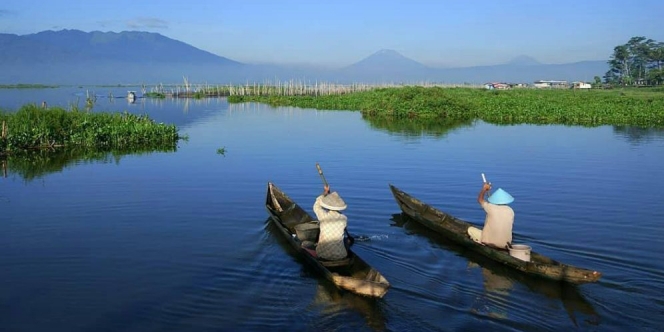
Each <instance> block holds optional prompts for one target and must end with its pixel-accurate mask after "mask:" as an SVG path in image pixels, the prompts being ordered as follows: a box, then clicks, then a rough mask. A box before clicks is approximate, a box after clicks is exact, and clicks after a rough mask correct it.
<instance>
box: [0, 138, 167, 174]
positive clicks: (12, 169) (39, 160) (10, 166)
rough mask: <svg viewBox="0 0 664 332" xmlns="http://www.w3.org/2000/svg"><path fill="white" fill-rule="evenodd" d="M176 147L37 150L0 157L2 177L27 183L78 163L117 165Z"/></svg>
mask: <svg viewBox="0 0 664 332" xmlns="http://www.w3.org/2000/svg"><path fill="white" fill-rule="evenodd" d="M176 150H177V147H176V146H168V145H166V146H162V147H149V148H143V149H116V150H110V151H100V150H91V149H66V150H57V151H50V150H40V151H34V152H27V153H16V154H10V155H5V156H0V161H1V164H2V173H3V177H5V178H6V177H9V176H10V175H16V176H19V177H20V178H22V179H24V180H25V181H26V182H30V181H32V180H35V179H39V178H42V177H44V176H46V175H48V174H51V173H58V172H61V171H62V170H64V169H65V168H68V167H71V166H74V165H78V164H81V163H115V164H117V163H119V162H120V159H122V157H124V156H127V155H145V154H151V153H155V152H175V151H176Z"/></svg>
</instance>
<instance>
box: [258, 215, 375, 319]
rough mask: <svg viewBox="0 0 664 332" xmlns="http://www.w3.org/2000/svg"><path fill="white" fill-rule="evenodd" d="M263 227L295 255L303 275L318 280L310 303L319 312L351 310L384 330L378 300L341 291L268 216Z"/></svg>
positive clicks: (329, 313) (331, 313)
mask: <svg viewBox="0 0 664 332" xmlns="http://www.w3.org/2000/svg"><path fill="white" fill-rule="evenodd" d="M265 229H266V230H267V232H268V233H269V234H270V236H271V237H274V238H275V239H276V240H277V243H279V246H281V247H282V249H283V250H284V251H285V252H287V253H288V254H290V255H291V256H293V257H295V258H296V259H297V260H298V262H299V263H300V264H302V267H303V270H302V271H303V273H302V275H304V276H311V277H315V278H316V279H317V281H318V285H316V293H315V295H314V298H313V299H312V301H311V305H312V306H314V307H317V308H320V310H321V312H322V313H323V314H324V315H326V316H334V314H336V313H340V312H343V311H345V310H351V311H354V312H357V313H359V314H360V315H362V317H363V318H364V320H365V321H366V323H367V325H368V326H369V327H371V328H372V329H373V330H375V331H383V330H385V323H386V319H385V314H384V313H383V310H382V308H381V306H380V300H378V299H375V298H370V297H364V296H360V295H357V294H353V293H350V292H347V291H343V290H341V289H339V288H337V287H336V286H335V285H334V284H332V283H331V282H330V281H328V280H327V279H325V278H323V277H321V276H320V275H318V274H314V273H316V272H315V271H313V269H312V268H310V266H309V265H308V264H307V262H306V261H305V260H304V259H303V258H302V257H301V256H300V255H299V254H298V252H297V251H295V249H293V247H292V246H291V245H290V244H289V243H288V242H287V241H286V239H284V238H283V234H282V233H281V232H280V231H279V229H278V228H277V226H276V225H274V223H272V222H271V221H270V219H269V218H268V219H267V220H266V221H265ZM310 272H312V273H310Z"/></svg>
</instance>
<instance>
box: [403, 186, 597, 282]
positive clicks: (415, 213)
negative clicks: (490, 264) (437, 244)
mask: <svg viewBox="0 0 664 332" xmlns="http://www.w3.org/2000/svg"><path fill="white" fill-rule="evenodd" d="M390 190H391V191H392V194H393V195H394V198H395V200H396V202H397V204H398V205H399V208H400V209H401V211H402V212H403V214H405V215H407V216H408V217H410V218H411V219H413V220H415V221H417V222H419V223H420V224H422V225H424V226H426V227H427V228H429V229H431V230H433V231H435V232H437V233H440V234H441V235H443V236H445V237H446V238H448V239H450V240H451V241H453V242H455V243H457V244H459V245H462V246H464V247H467V248H469V249H471V250H473V251H475V252H477V253H480V254H482V255H484V256H486V257H488V258H490V259H492V260H495V261H497V262H500V263H502V264H504V265H507V266H509V267H511V268H513V269H516V270H518V271H521V272H523V273H527V274H530V275H534V276H539V277H542V278H545V279H550V280H556V281H562V282H568V283H572V284H583V283H590V282H596V281H597V280H599V278H600V277H601V276H602V274H601V273H600V272H597V271H592V270H588V269H584V268H580V267H576V266H572V265H567V264H563V263H560V262H558V261H555V260H553V259H551V258H549V257H546V256H543V255H540V254H538V253H536V252H531V253H530V257H531V260H530V262H527V261H523V260H520V259H518V258H515V257H512V256H510V254H509V252H508V251H507V250H500V249H497V248H493V247H490V246H486V245H483V244H480V243H477V242H475V241H473V240H472V239H470V237H469V236H468V235H467V231H468V227H470V226H472V224H470V223H468V222H466V221H463V220H461V219H458V218H455V217H453V216H451V215H449V214H447V213H445V212H442V211H440V210H438V209H435V208H433V207H431V206H430V205H427V204H425V203H424V202H422V201H420V200H418V199H417V198H414V197H412V196H410V195H409V194H407V193H406V192H404V191H402V190H400V189H398V188H397V187H395V186H393V185H390Z"/></svg>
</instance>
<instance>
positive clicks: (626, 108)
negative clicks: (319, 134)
mask: <svg viewBox="0 0 664 332" xmlns="http://www.w3.org/2000/svg"><path fill="white" fill-rule="evenodd" d="M663 97H664V93H663V92H662V91H661V89H660V88H655V89H649V88H638V89H637V88H626V89H612V90H591V91H587V90H586V91H579V90H571V89H569V90H564V89H545V90H539V89H513V90H503V91H497V90H485V89H472V88H441V87H429V88H425V87H416V86H408V87H401V88H380V89H374V90H370V91H361V92H355V93H348V94H341V95H326V96H265V95H262V96H255V95H252V96H239V95H234V96H230V97H228V101H229V102H232V103H240V102H248V101H256V102H262V103H267V104H270V105H272V106H296V107H303V108H315V109H328V110H359V111H361V112H362V114H363V115H365V116H370V117H371V116H376V117H394V118H411V119H412V118H420V119H449V120H453V121H467V120H473V119H482V120H484V121H486V122H491V123H503V124H519V123H530V124H567V125H584V126H598V125H637V126H645V127H662V126H664V98H663Z"/></svg>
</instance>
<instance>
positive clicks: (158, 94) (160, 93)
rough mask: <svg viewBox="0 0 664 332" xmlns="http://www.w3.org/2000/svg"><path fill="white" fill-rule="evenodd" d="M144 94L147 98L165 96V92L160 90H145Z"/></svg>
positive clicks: (162, 97)
mask: <svg viewBox="0 0 664 332" xmlns="http://www.w3.org/2000/svg"><path fill="white" fill-rule="evenodd" d="M144 96H145V97H148V98H159V99H164V98H166V94H165V93H162V92H146V93H145V95H144Z"/></svg>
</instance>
